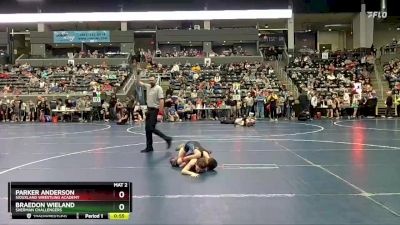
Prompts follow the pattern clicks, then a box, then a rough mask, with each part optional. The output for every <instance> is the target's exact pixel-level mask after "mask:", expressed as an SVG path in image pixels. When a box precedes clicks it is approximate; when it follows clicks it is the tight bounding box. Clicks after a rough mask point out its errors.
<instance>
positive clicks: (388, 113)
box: [385, 91, 393, 118]
mask: <svg viewBox="0 0 400 225" xmlns="http://www.w3.org/2000/svg"><path fill="white" fill-rule="evenodd" d="M385 105H386V113H385V116H386V117H387V118H393V117H392V116H393V114H392V107H393V97H392V92H391V91H389V92H387V98H386V101H385Z"/></svg>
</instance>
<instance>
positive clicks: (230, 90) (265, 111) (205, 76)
mask: <svg viewBox="0 0 400 225" xmlns="http://www.w3.org/2000/svg"><path fill="white" fill-rule="evenodd" d="M160 68H163V67H162V66H161V67H160V66H155V67H154V69H155V70H156V71H158V72H160ZM161 70H163V69H161ZM164 71H165V70H164ZM167 71H169V72H170V73H171V80H170V85H169V88H168V90H167V91H166V96H167V98H166V107H165V108H166V113H165V114H166V115H167V119H168V120H169V121H180V120H186V119H193V117H195V118H196V119H201V118H208V119H220V118H238V117H243V116H246V115H249V113H255V114H256V116H257V117H258V118H271V120H274V121H276V120H277V119H278V117H279V116H282V117H286V114H287V118H290V119H291V118H292V113H293V105H294V101H295V99H294V96H293V95H292V93H290V92H289V91H287V89H286V87H285V86H284V85H281V83H280V82H279V80H278V79H277V77H276V74H275V72H274V70H273V68H272V67H271V66H270V65H268V64H264V63H247V62H246V63H245V62H243V63H237V64H227V65H218V66H217V65H210V66H202V67H201V66H199V65H193V66H191V65H178V64H176V65H174V66H173V67H172V68H168V69H167ZM286 112H287V113H286Z"/></svg>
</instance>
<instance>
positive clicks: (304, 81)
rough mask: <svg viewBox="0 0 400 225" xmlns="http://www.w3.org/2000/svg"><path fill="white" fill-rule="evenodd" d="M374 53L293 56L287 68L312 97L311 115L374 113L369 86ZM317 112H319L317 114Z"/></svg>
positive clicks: (374, 102)
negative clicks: (327, 57)
mask: <svg viewBox="0 0 400 225" xmlns="http://www.w3.org/2000/svg"><path fill="white" fill-rule="evenodd" d="M373 61H374V57H373V56H370V55H369V56H363V57H356V56H355V57H349V56H348V55H337V56H335V57H333V58H331V59H324V60H322V59H313V58H312V57H310V56H307V55H306V56H302V57H295V58H294V59H293V60H292V61H291V62H290V63H289V65H288V68H287V72H288V75H289V76H290V78H291V79H292V81H293V82H294V83H295V84H296V85H297V87H298V89H299V90H300V91H305V92H307V94H308V96H309V97H310V99H311V108H310V111H311V116H312V117H314V116H321V113H322V114H326V116H328V117H329V118H334V117H335V118H339V117H340V116H349V117H357V116H375V108H376V105H377V97H376V92H375V90H374V89H373V87H372V86H371V81H370V75H371V73H372V71H373V63H374V62H373ZM317 114H318V115H317Z"/></svg>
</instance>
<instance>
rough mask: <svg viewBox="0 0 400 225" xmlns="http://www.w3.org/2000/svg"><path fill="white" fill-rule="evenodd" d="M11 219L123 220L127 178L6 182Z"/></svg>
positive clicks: (129, 200) (127, 200) (128, 201)
mask: <svg viewBox="0 0 400 225" xmlns="http://www.w3.org/2000/svg"><path fill="white" fill-rule="evenodd" d="M8 212H9V213H11V217H12V218H13V219H111V220H127V219H129V214H130V213H131V212H132V183H131V182H9V183H8Z"/></svg>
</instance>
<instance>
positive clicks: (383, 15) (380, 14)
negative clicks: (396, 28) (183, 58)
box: [367, 11, 388, 19]
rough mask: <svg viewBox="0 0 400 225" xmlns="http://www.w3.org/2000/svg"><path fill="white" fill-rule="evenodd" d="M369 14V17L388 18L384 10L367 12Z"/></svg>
mask: <svg viewBox="0 0 400 225" xmlns="http://www.w3.org/2000/svg"><path fill="white" fill-rule="evenodd" d="M367 14H368V18H378V19H386V18H387V16H388V15H387V12H385V11H383V12H377V11H374V12H367Z"/></svg>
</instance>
